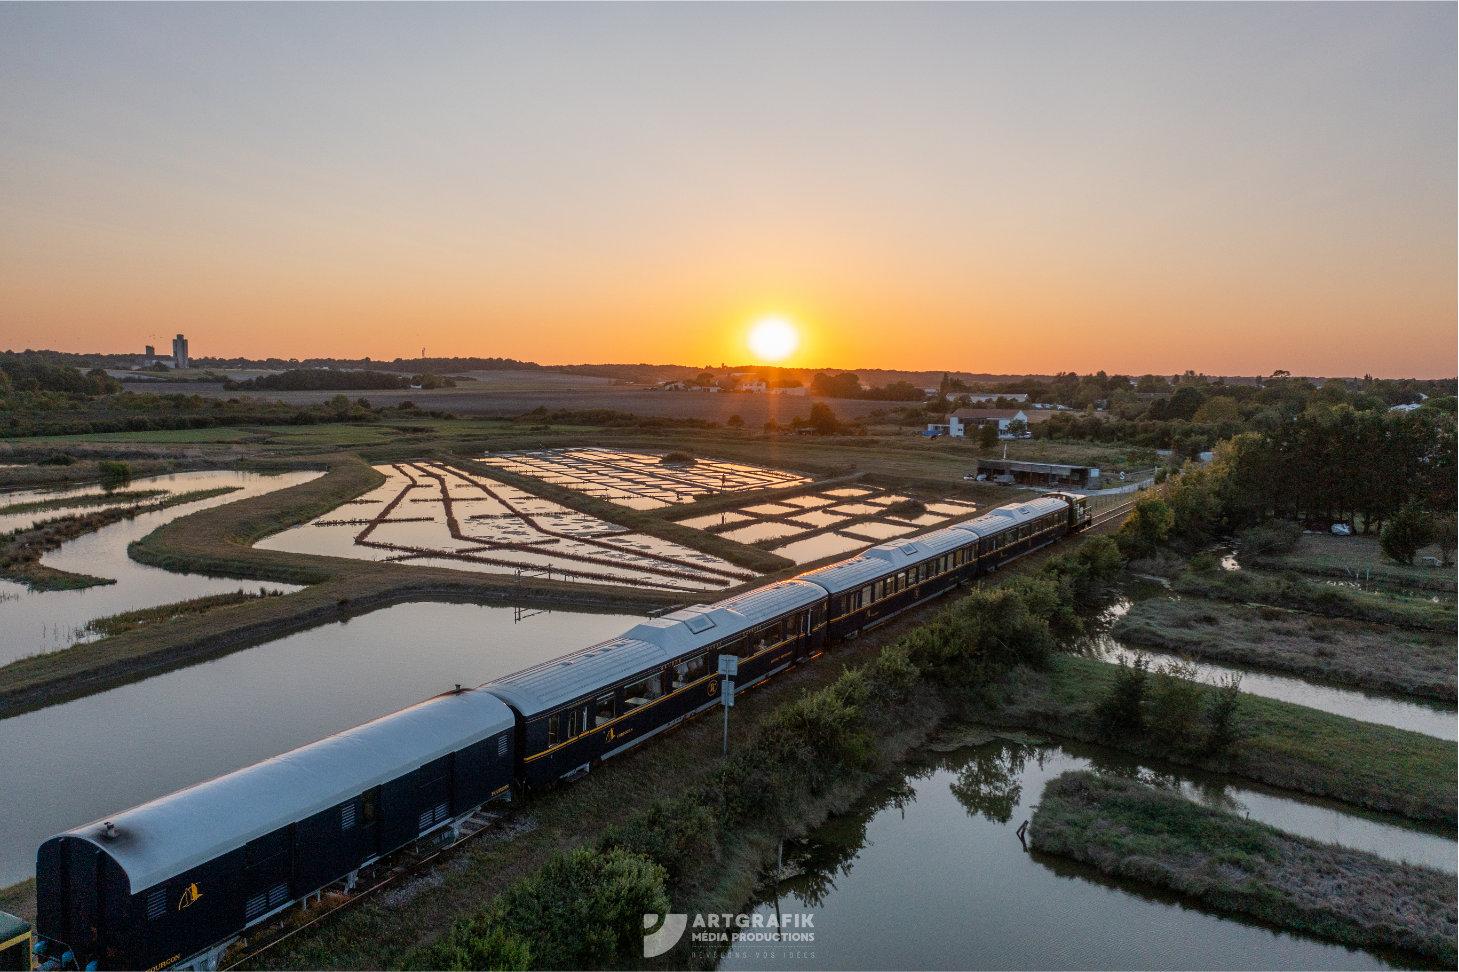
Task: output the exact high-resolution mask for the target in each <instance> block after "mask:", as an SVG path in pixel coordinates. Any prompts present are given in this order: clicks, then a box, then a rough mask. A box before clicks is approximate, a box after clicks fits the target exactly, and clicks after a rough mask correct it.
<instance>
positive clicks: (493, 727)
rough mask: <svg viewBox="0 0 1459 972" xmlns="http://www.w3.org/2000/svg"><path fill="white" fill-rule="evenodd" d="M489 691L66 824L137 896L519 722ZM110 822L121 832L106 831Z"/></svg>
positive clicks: (425, 706) (432, 703)
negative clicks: (105, 857) (107, 835)
mask: <svg viewBox="0 0 1459 972" xmlns="http://www.w3.org/2000/svg"><path fill="white" fill-rule="evenodd" d="M514 725H515V719H514V718H513V716H512V710H511V709H509V708H508V707H507V706H506V705H505V704H504V703H503V702H502V701H501V700H500V699H498V698H495V697H494V696H492V695H491V694H490V693H487V692H481V691H477V690H467V691H465V692H452V693H448V694H446V695H438V696H436V697H435V698H433V699H427V700H426V701H424V702H421V703H419V704H418V705H413V706H411V707H410V708H408V709H402V710H401V711H399V712H395V713H392V714H390V715H387V716H383V717H381V718H379V719H376V720H374V721H373V722H367V723H365V724H364V725H362V726H356V727H355V728H353V729H346V730H345V731H344V732H341V733H337V734H335V735H333V736H329V737H327V738H325V739H321V740H319V741H318V742H315V743H310V744H309V745H307V746H301V747H300V748H298V749H295V750H292V751H290V752H287V753H284V754H283V755H281V756H275V757H274V758H272V759H267V760H264V761H263V762H262V763H255V764H254V765H252V766H247V767H244V768H243V769H240V770H236V771H234V772H232V773H228V774H225V775H223V776H219V777H215V778H213V779H211V780H208V781H206V782H204V783H198V784H196V785H195V786H190V787H188V788H187V789H185V790H178V791H177V792H176V793H172V794H169V795H167V796H164V797H159V798H158V799H156V800H153V801H151V802H149V803H144V804H142V805H141V806H139V807H134V808H133V809H131V810H127V811H125V812H123V813H119V814H116V815H114V816H111V817H107V818H104V819H103V820H97V821H95V822H93V823H90V824H87V825H86V826H84V827H78V828H77V829H75V830H71V831H67V833H66V834H65V836H70V837H79V838H81V839H83V840H87V841H90V842H91V843H93V844H95V845H96V846H97V847H100V848H101V849H102V850H103V851H105V852H106V853H107V854H109V855H110V856H111V857H112V858H113V859H114V860H115V861H116V862H117V863H118V864H120V865H121V867H122V870H123V871H125V872H126V875H127V881H128V883H129V885H130V890H131V893H133V894H136V893H137V892H138V891H142V890H145V889H147V888H150V887H152V886H154V885H156V884H159V883H161V882H163V881H166V880H167V879H168V878H172V877H176V876H177V875H179V874H181V873H183V872H184V871H187V870H189V869H191V868H194V867H196V866H198V865H199V864H202V863H204V862H206V861H210V860H212V859H213V858H215V857H217V856H219V855H220V854H223V853H226V852H227V851H230V850H233V849H235V848H238V847H242V846H243V845H244V844H246V843H248V842H249V841H250V840H254V839H256V838H258V837H262V836H264V835H265V834H269V833H272V832H273V831H275V830H278V829H279V828H280V827H285V826H288V825H289V824H291V823H296V822H298V821H300V820H303V819H305V818H306V817H309V816H312V815H313V814H316V813H318V812H320V811H321V810H327V809H329V808H330V807H332V806H335V805H337V804H340V803H343V802H344V801H346V800H348V799H349V798H351V797H353V796H355V795H356V794H359V793H360V792H362V791H364V790H367V789H369V788H370V787H372V786H377V785H379V784H381V783H385V782H387V781H389V780H392V779H395V778H397V777H399V776H403V775H404V774H406V773H409V772H411V771H412V770H414V769H416V768H417V767H419V766H422V765H424V764H425V763H429V762H430V761H431V760H433V759H439V758H440V757H442V756H445V755H446V754H447V753H451V752H455V751H456V750H459V749H462V748H464V747H466V746H469V745H471V744H472V743H476V742H480V741H481V740H483V739H489V738H490V737H492V736H494V735H496V734H497V733H499V732H502V731H503V730H507V729H510V728H512V727H513V726H514ZM105 820H110V821H111V822H112V823H114V824H115V825H116V828H117V832H118V833H117V836H116V837H115V838H113V839H111V840H104V839H103V838H102V837H101V829H102V824H103V823H104V822H105Z"/></svg>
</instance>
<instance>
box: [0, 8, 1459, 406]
mask: <svg viewBox="0 0 1459 972" xmlns="http://www.w3.org/2000/svg"><path fill="white" fill-rule="evenodd" d="M1455 28H1456V24H1455V7H1454V5H1452V4H1396V3H1395V4H1374V5H1369V4H1361V3H1350V4H1315V3H1313V4H1290V5H1256V4H1233V5H1194V4H1182V5H1156V4H1138V5H1121V4H1088V5H1082V6H1068V5H1062V4H1052V3H1049V4H1030V5H993V4H986V5H975V4H967V5H913V4H898V5H837V4H810V5H773V4H744V5H667V4H651V5H631V4H613V5H597V6H578V5H571V4H551V5H500V6H497V5H440V6H424V5H400V6H382V5H370V6H351V5H343V4H338V5H318V6H294V5H250V6H235V5H228V6H222V5H217V6H214V5H208V6H163V5H144V4H134V5H133V4H128V5H114V6H92V5H81V4H76V5H51V4H18V3H12V4H6V5H4V6H3V7H0V130H3V136H0V347H9V348H14V349H19V348H25V347H36V348H39V347H45V348H56V349H61V350H68V351H132V350H135V351H138V352H140V350H141V348H142V345H143V344H144V343H153V344H157V345H165V344H166V343H167V339H168V338H170V336H171V335H172V334H173V333H174V332H176V331H179V330H181V331H186V332H187V333H188V336H189V337H190V338H191V341H192V348H193V353H194V354H195V355H210V354H217V355H250V356H266V355H280V356H298V357H303V356H308V355H338V356H358V355H371V356H374V357H377V358H391V357H395V356H397V355H405V356H412V355H416V354H419V353H420V350H421V348H422V347H423V346H424V347H425V348H426V349H427V350H428V353H430V354H432V355H500V356H510V357H518V358H527V359H532V360H536V361H541V362H588V361H615V362H622V361H633V362H637V361H649V362H674V363H684V364H704V363H714V364H718V363H719V362H721V361H728V362H743V361H749V360H751V359H752V355H751V353H750V352H749V351H748V349H747V348H746V344H745V337H746V332H747V330H748V328H749V326H750V324H751V322H752V321H753V320H755V319H757V318H760V317H763V316H766V315H778V316H780V317H784V318H787V319H789V320H791V321H793V322H795V323H796V324H797V325H798V327H799V330H800V338H801V340H800V345H799V348H798V349H797V350H796V351H795V352H794V353H793V355H792V356H791V357H790V358H789V359H788V361H787V363H789V364H793V365H805V366H842V367H885V368H934V369H943V368H951V369H965V370H972V371H984V372H1049V371H1056V370H1071V369H1072V370H1078V371H1093V370H1096V369H1100V368H1103V369H1105V370H1108V371H1120V372H1129V373H1143V372H1147V371H1156V372H1171V371H1179V370H1184V369H1186V368H1194V369H1197V370H1200V371H1205V372H1208V373H1226V374H1254V373H1263V374H1264V373H1270V372H1271V371H1272V370H1273V369H1276V368H1286V369H1289V370H1291V371H1293V372H1296V373H1300V374H1344V375H1347V374H1363V373H1365V372H1370V373H1373V374H1376V375H1415V376H1425V377H1428V376H1449V375H1453V374H1454V373H1455V355H1456V339H1455V334H1456V302H1455V286H1456V276H1455V259H1456V247H1455V231H1456V226H1455V205H1456V198H1455V161H1456V160H1455V139H1456V130H1455V114H1456V103H1455Z"/></svg>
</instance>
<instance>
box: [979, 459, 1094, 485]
mask: <svg viewBox="0 0 1459 972" xmlns="http://www.w3.org/2000/svg"><path fill="white" fill-rule="evenodd" d="M978 475H979V477H982V478H986V479H988V480H990V481H995V480H996V481H1001V482H1013V483H1018V484H1019V485H1022V486H1066V487H1073V488H1077V489H1099V487H1100V480H1099V469H1098V467H1096V466H1066V465H1062V464H1060V463H1054V462H1019V461H1017V460H1013V459H979V460H978Z"/></svg>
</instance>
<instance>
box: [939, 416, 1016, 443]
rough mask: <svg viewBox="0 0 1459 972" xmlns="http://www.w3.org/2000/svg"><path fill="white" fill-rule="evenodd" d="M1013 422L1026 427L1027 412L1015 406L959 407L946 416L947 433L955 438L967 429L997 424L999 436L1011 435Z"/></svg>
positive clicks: (964, 433) (963, 435)
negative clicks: (1010, 427) (1020, 423)
mask: <svg viewBox="0 0 1459 972" xmlns="http://www.w3.org/2000/svg"><path fill="white" fill-rule="evenodd" d="M1014 422H1022V423H1023V426H1024V428H1025V429H1026V428H1027V427H1028V413H1026V412H1024V411H1023V410H1022V409H1016V408H960V409H958V410H957V411H956V412H953V413H952V414H951V415H949V416H948V417H947V434H948V435H950V436H952V437H953V438H955V439H961V438H964V437H965V436H966V435H967V434H968V433H967V430H968V429H976V428H978V427H979V426H983V425H993V424H996V425H997V426H998V435H999V436H1000V437H1005V438H1006V437H1011V436H1012V434H1013V433H1012V432H1011V431H1010V429H1009V426H1011V425H1012V424H1013V423H1014Z"/></svg>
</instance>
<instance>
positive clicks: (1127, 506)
mask: <svg viewBox="0 0 1459 972" xmlns="http://www.w3.org/2000/svg"><path fill="white" fill-rule="evenodd" d="M1132 495H1133V498H1132V499H1129V500H1126V501H1125V502H1123V503H1117V504H1115V505H1114V506H1111V507H1108V508H1107V509H1103V510H1100V511H1099V512H1098V513H1094V514H1092V515H1091V516H1090V518H1089V529H1091V530H1093V529H1094V528H1095V527H1097V526H1103V525H1104V524H1106V523H1108V522H1110V521H1111V520H1117V519H1121V518H1123V517H1124V516H1126V515H1128V514H1129V512H1130V511H1131V510H1133V509H1134V508H1135V504H1136V503H1137V502H1139V501H1140V500H1141V499H1143V498H1144V496H1143V495H1142V494H1132Z"/></svg>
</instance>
